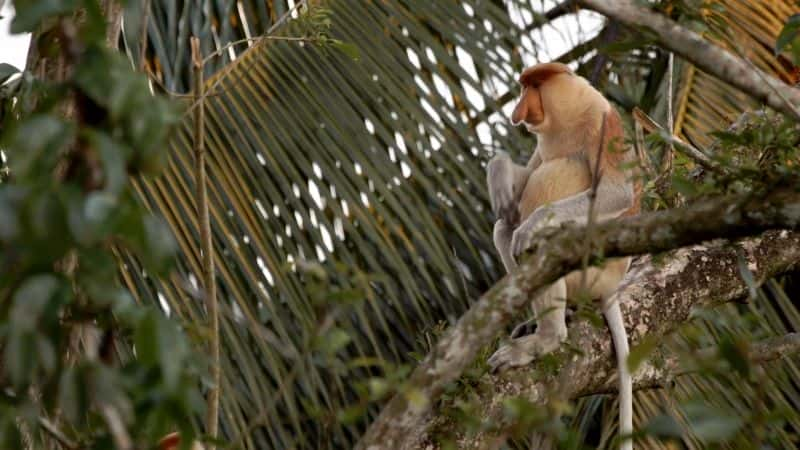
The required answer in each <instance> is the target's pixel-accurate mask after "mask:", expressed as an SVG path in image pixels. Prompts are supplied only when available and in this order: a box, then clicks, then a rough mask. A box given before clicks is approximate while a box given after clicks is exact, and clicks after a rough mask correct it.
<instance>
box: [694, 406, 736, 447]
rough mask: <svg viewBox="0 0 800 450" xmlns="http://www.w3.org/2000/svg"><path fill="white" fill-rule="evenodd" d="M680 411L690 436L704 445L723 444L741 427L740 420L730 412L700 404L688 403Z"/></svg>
mask: <svg viewBox="0 0 800 450" xmlns="http://www.w3.org/2000/svg"><path fill="white" fill-rule="evenodd" d="M682 409H683V412H684V414H685V416H686V422H687V424H688V425H689V427H690V429H691V430H692V434H694V435H695V436H696V437H697V438H698V439H700V440H701V441H702V442H704V443H714V442H724V441H726V440H728V439H730V438H732V437H733V436H734V435H735V434H736V433H737V432H738V431H739V429H740V428H741V427H742V425H743V422H742V419H741V418H739V417H736V416H734V415H732V414H730V412H728V411H725V410H721V409H717V408H712V407H710V406H708V405H705V404H702V403H697V402H694V403H689V404H686V405H684V406H683V408H682Z"/></svg>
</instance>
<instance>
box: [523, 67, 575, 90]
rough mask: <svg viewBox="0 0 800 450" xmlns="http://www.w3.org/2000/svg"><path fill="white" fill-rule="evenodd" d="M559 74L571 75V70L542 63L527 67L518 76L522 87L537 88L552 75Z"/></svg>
mask: <svg viewBox="0 0 800 450" xmlns="http://www.w3.org/2000/svg"><path fill="white" fill-rule="evenodd" d="M559 73H568V74H570V75H571V74H572V70H571V69H570V68H569V67H567V66H566V65H564V64H561V63H555V62H554V63H543V64H537V65H535V66H533V67H529V68H527V69H525V70H524V71H523V72H522V75H520V76H519V83H520V84H521V85H523V86H533V87H539V86H540V85H541V84H542V83H544V82H545V81H547V80H548V79H549V78H550V77H552V76H553V75H557V74H559Z"/></svg>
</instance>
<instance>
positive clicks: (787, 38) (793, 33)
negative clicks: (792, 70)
mask: <svg viewBox="0 0 800 450" xmlns="http://www.w3.org/2000/svg"><path fill="white" fill-rule="evenodd" d="M798 34H800V14H793V15H791V16H789V19H787V20H786V24H785V25H784V26H783V29H782V30H781V32H780V34H778V38H777V39H776V40H775V54H776V55H777V54H778V53H780V52H781V51H782V50H783V49H784V48H785V47H786V46H787V45H789V44H790V43H791V42H792V41H794V40H795V39H797V36H798Z"/></svg>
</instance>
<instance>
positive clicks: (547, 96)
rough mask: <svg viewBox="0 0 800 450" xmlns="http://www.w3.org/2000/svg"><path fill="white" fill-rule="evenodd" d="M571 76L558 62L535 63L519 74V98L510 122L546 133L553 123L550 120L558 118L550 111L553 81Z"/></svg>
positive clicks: (569, 71) (532, 130) (568, 70)
mask: <svg viewBox="0 0 800 450" xmlns="http://www.w3.org/2000/svg"><path fill="white" fill-rule="evenodd" d="M571 77H572V71H571V70H570V69H569V67H567V66H565V65H564V64H561V63H545V64H537V65H535V66H533V67H530V68H528V69H526V70H525V71H523V72H522V75H520V77H519V83H520V85H521V86H522V95H521V96H520V99H519V101H518V102H517V105H516V106H515V107H514V112H513V113H512V114H511V123H512V124H513V125H515V126H516V125H519V124H524V125H525V128H527V129H528V131H530V132H532V133H541V132H544V131H545V130H547V129H548V128H549V124H550V123H551V122H553V120H551V117H553V116H557V115H558V113H557V112H556V111H555V110H553V109H551V108H552V106H553V105H552V103H553V98H556V97H558V95H557V94H556V95H555V96H554V95H553V92H552V91H553V90H554V81H557V80H559V79H562V78H571Z"/></svg>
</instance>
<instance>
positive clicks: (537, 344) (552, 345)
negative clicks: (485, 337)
mask: <svg viewBox="0 0 800 450" xmlns="http://www.w3.org/2000/svg"><path fill="white" fill-rule="evenodd" d="M566 339H567V335H566V333H564V334H563V335H555V334H548V335H544V334H538V333H534V334H531V335H528V336H523V337H521V338H517V339H513V340H512V341H511V342H509V343H508V344H506V345H503V346H501V347H500V348H498V349H497V351H496V352H494V354H493V355H492V356H491V357H490V358H489V361H488V363H489V366H491V370H492V372H498V371H501V370H504V369H508V368H510V367H520V366H525V365H528V364H530V363H531V361H533V360H534V359H536V357H537V356H541V355H546V354H548V353H550V352H552V351H554V350H555V349H557V348H558V346H559V345H561V343H562V342H563V341H565V340H566Z"/></svg>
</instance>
